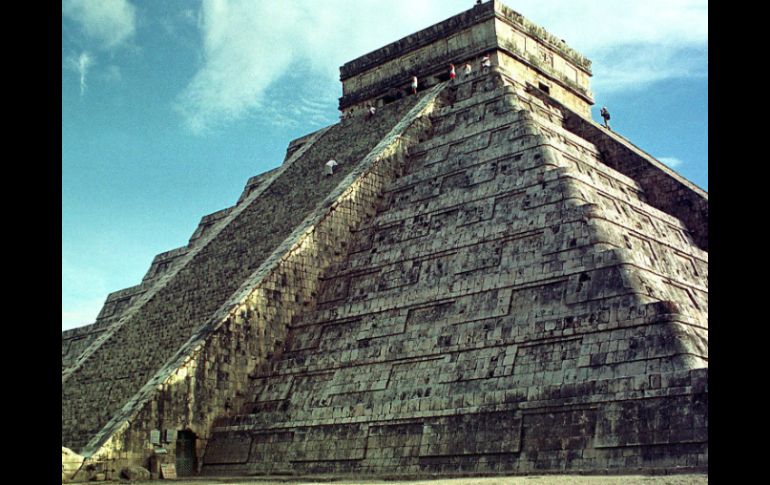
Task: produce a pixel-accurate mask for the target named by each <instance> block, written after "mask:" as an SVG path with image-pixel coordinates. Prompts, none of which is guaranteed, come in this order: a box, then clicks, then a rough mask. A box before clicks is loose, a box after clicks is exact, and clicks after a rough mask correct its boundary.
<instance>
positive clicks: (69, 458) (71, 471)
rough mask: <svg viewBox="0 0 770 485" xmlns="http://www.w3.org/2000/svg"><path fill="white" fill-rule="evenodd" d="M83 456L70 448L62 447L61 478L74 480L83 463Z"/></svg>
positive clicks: (63, 480)
mask: <svg viewBox="0 0 770 485" xmlns="http://www.w3.org/2000/svg"><path fill="white" fill-rule="evenodd" d="M83 459H84V458H83V457H82V456H80V455H78V454H77V453H75V452H74V451H72V450H70V449H69V448H65V447H64V446H62V447H61V480H62V483H63V482H67V481H70V480H72V478H73V477H74V476H75V473H77V471H78V470H79V469H80V466H81V465H82V464H83Z"/></svg>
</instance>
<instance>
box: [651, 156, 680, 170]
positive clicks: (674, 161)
mask: <svg viewBox="0 0 770 485" xmlns="http://www.w3.org/2000/svg"><path fill="white" fill-rule="evenodd" d="M656 158H657V159H658V161H659V162H663V163H664V164H666V165H668V166H669V167H671V168H676V167H678V166H680V165H682V164H683V163H684V162H682V161H681V160H680V159H678V158H675V157H656Z"/></svg>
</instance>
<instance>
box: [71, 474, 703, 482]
mask: <svg viewBox="0 0 770 485" xmlns="http://www.w3.org/2000/svg"><path fill="white" fill-rule="evenodd" d="M72 483H73V485H79V484H83V485H85V484H87V483H89V484H90V483H93V482H72ZM141 483H142V484H143V485H166V484H168V480H149V481H144V482H141ZM618 483H622V484H623V485H705V484H707V483H708V475H706V474H673V475H604V476H602V475H528V476H526V477H504V476H503V477H474V478H468V477H465V478H436V479H418V480H378V479H373V478H371V477H358V478H351V477H347V478H336V477H303V478H286V477H276V478H271V477H264V478H254V477H221V478H215V477H206V478H202V477H198V478H186V479H177V480H174V484H175V485H225V484H226V485H537V484H543V485H546V484H547V485H617V484H618Z"/></svg>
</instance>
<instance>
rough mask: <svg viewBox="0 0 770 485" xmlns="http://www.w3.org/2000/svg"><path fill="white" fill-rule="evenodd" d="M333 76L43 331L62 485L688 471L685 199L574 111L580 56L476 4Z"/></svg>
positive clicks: (694, 271)
mask: <svg viewBox="0 0 770 485" xmlns="http://www.w3.org/2000/svg"><path fill="white" fill-rule="evenodd" d="M487 55H489V57H490V60H491V61H490V62H491V66H490V67H483V65H482V63H481V61H482V59H485V58H486V56H487ZM465 62H469V63H471V64H472V69H471V72H470V73H469V74H466V73H465V71H464V70H462V69H461V70H459V71H458V76H457V78H455V79H450V78H449V75H448V72H447V70H446V67H447V66H448V65H449V63H454V64H455V65H456V66H462V65H464V63H465ZM407 66H408V67H407ZM415 71H416V73H417V76H418V77H419V79H421V80H422V83H421V85H420V90H419V92H418V93H417V94H416V95H414V94H412V92H411V88H410V85H411V76H412V75H413V73H414V72H415ZM341 77H342V81H343V96H342V98H341V99H340V109H341V112H342V120H341V121H340V123H338V124H335V125H333V126H331V127H328V128H325V129H323V130H319V131H317V132H315V133H311V134H309V135H307V136H305V137H302V138H300V139H298V140H295V141H294V142H292V143H291V144H290V146H289V149H288V151H287V156H286V159H285V161H284V163H283V164H282V165H281V166H280V167H278V168H277V169H275V170H272V171H270V172H267V173H265V174H262V175H260V176H256V177H253V178H252V179H251V180H249V181H248V183H247V184H246V188H245V190H244V193H243V195H242V196H241V198H240V199H239V200H238V202H237V203H236V204H235V205H234V206H233V207H230V208H227V209H224V210H222V211H219V212H217V213H215V214H211V215H209V216H206V217H204V218H203V220H202V221H201V225H200V226H199V228H198V230H197V231H196V232H195V234H193V236H192V238H191V240H190V242H189V243H188V245H187V246H185V247H182V248H178V249H175V250H172V251H169V252H167V253H163V254H161V255H159V256H158V257H156V259H155V260H154V261H153V264H152V267H151V268H150V270H149V271H148V273H147V275H146V276H145V278H144V280H143V282H142V283H141V284H140V285H138V286H136V287H133V288H128V289H126V290H122V291H120V292H117V293H115V294H112V295H110V296H109V297H108V299H107V302H106V303H105V306H104V308H103V310H102V313H101V314H100V317H99V319H98V320H97V322H96V323H95V324H94V325H91V326H88V327H85V328H83V329H77V330H75V331H70V332H65V333H64V334H63V337H62V446H63V447H66V448H69V449H71V450H73V451H74V452H76V453H77V455H70V456H80V457H81V458H80V460H82V461H81V462H79V464H77V467H76V468H78V467H79V468H78V470H79V471H78V472H77V473H79V475H77V474H76V475H75V478H76V479H79V478H80V477H82V476H83V473H85V471H86V470H89V473H95V474H98V475H99V476H102V477H106V476H117V475H116V474H117V473H119V471H120V470H121V469H122V468H124V467H128V466H141V467H144V468H146V469H148V470H149V471H150V473H151V475H152V476H153V477H157V476H159V475H160V474H161V473H162V469H163V467H166V471H170V470H173V472H172V473H175V474H177V475H178V476H180V477H186V476H190V475H195V474H202V475H207V476H211V477H221V476H224V475H231V476H233V477H239V476H251V475H264V476H277V475H280V476H297V475H300V476H304V475H314V474H335V475H345V474H349V475H350V476H372V477H376V476H405V477H415V476H426V477H431V478H433V477H436V476H447V477H451V476H457V475H490V474H496V475H506V474H532V475H537V474H540V473H562V474H567V475H568V474H575V473H587V472H595V473H604V472H606V471H607V470H609V471H611V472H612V473H621V472H625V473H638V472H639V471H640V470H641V471H645V472H649V473H662V472H667V471H677V472H682V471H688V470H689V471H693V472H696V471H697V472H702V471H705V470H707V467H708V313H707V312H708V283H707V282H708V195H707V194H706V193H705V192H704V191H703V190H701V189H700V188H698V187H697V186H695V185H693V184H691V183H690V182H688V181H687V180H685V179H683V178H682V177H681V176H679V175H678V174H676V173H675V172H673V171H671V170H670V169H669V168H667V167H665V166H664V165H663V164H661V163H660V162H659V161H657V160H655V159H654V158H652V157H651V156H649V155H648V154H646V153H645V152H644V151H642V150H640V149H639V148H637V147H635V146H634V145H633V144H631V143H630V142H629V141H628V140H626V139H624V138H623V137H622V136H620V135H618V134H616V133H613V132H610V131H609V130H606V129H604V128H603V127H601V126H600V125H598V124H596V123H595V122H593V121H592V120H591V119H590V106H591V104H592V103H593V101H592V95H591V92H590V90H589V85H588V80H589V77H590V61H588V60H587V59H585V58H584V57H583V56H581V55H580V54H578V53H577V52H575V51H574V50H572V49H570V48H569V47H568V46H566V45H565V44H564V43H563V42H562V41H559V40H558V39H557V38H555V37H553V36H551V35H550V34H548V33H547V32H545V31H544V30H543V29H542V28H540V27H537V26H534V25H533V24H531V23H529V22H528V21H527V20H526V19H524V18H523V17H521V16H520V15H519V14H517V13H516V12H513V11H511V10H510V9H508V8H507V7H505V5H503V4H501V3H500V2H498V1H496V0H495V1H491V2H487V3H483V4H481V5H478V6H476V7H474V8H472V9H471V10H468V11H466V12H463V13H461V14H459V15H457V16H455V17H453V18H451V19H449V20H447V21H445V22H442V23H439V24H436V25H434V26H432V27H430V28H428V29H425V30H423V31H421V32H419V33H417V34H413V35H412V36H409V37H408V38H406V39H402V40H400V41H397V42H395V43H393V44H390V45H388V46H386V47H384V48H382V49H379V50H377V51H374V52H372V53H370V54H367V55H365V56H362V57H360V58H358V59H356V60H354V61H351V62H349V63H347V64H345V65H344V66H342V68H341ZM370 105H375V106H377V110H376V113H375V115H373V116H366V115H365V114H364V113H368V112H369V111H368V109H367V107H368V106H370ZM330 159H334V160H335V161H336V162H337V166H336V167H334V170H333V173H332V174H331V175H329V174H327V171H326V166H325V164H326V162H328V161H329V160H330ZM63 456H64V450H63ZM72 459H74V458H72ZM73 463H74V462H73ZM675 477H678V478H682V477H683V476H679V475H678V476H675ZM698 477H701V478H702V477H704V476H703V475H699V476H696V478H694V479H695V480H697V479H700V478H698ZM654 478H655V477H650V480H652V479H654ZM562 479H564V480H566V479H567V478H566V477H562V478H559V480H562ZM601 479H603V478H602V477H599V478H597V480H601ZM212 480H213V478H212ZM478 480H479V481H478V483H484V482H483V479H478ZM498 480H503V479H498ZM505 480H508V479H505ZM511 480H517V479H514V478H511ZM544 480H545V479H544ZM640 480H642V479H640ZM199 483H200V482H199ZM447 483H450V482H447ZM469 483H470V482H469ZM473 483H476V482H473ZM500 483H509V482H500ZM510 483H517V482H515V481H512V482H510ZM553 483H559V482H553ZM562 483H569V482H562ZM575 483H581V482H575ZM585 483H593V482H585ZM596 483H605V482H596ZM606 483H610V482H606ZM628 483H632V482H628ZM661 483H662V482H661ZM669 483H700V482H669Z"/></svg>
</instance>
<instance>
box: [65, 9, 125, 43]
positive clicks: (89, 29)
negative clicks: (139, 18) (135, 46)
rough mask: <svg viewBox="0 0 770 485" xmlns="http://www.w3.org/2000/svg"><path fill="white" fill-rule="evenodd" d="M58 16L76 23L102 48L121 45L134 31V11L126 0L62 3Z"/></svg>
mask: <svg viewBox="0 0 770 485" xmlns="http://www.w3.org/2000/svg"><path fill="white" fill-rule="evenodd" d="M62 15H64V16H65V17H69V18H70V19H72V20H74V21H75V22H77V23H78V24H79V25H80V27H81V28H82V29H83V32H84V33H85V34H86V35H87V36H88V37H90V38H91V39H93V40H95V41H97V42H98V43H99V46H98V47H99V48H103V49H111V48H113V47H117V46H119V45H120V44H123V43H124V42H126V41H127V40H128V39H130V38H131V37H132V36H133V35H134V32H135V31H136V9H135V7H134V6H133V5H131V3H129V2H128V1H127V0H64V1H62Z"/></svg>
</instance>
